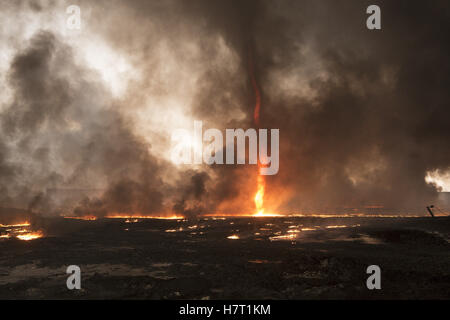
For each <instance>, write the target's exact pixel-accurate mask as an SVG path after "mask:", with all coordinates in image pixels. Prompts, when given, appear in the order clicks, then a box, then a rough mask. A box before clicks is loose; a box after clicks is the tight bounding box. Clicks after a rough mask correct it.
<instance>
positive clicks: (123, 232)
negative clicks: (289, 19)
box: [0, 217, 450, 299]
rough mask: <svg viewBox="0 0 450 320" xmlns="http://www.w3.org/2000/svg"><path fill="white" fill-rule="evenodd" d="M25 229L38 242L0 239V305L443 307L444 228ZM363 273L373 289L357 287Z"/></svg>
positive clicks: (448, 284)
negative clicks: (378, 276) (395, 303)
mask: <svg viewBox="0 0 450 320" xmlns="http://www.w3.org/2000/svg"><path fill="white" fill-rule="evenodd" d="M36 226H37V227H39V228H41V229H43V230H44V232H45V234H46V236H45V237H44V238H40V239H36V240H32V241H21V240H18V239H15V238H10V239H0V298H1V299H448V298H450V290H449V288H450V251H449V249H450V243H449V234H450V220H449V219H448V218H446V217H442V218H435V219H432V218H316V217H315V218H307V217H287V218H226V219H213V218H203V219H198V220H156V219H140V220H138V222H135V223H126V222H125V219H99V220H96V221H80V220H70V219H61V218H53V219H43V220H41V221H39V222H37V224H36ZM0 231H1V230H0ZM233 235H235V236H237V237H239V238H238V239H228V238H227V237H230V236H233ZM372 264H376V265H379V266H380V268H381V272H382V280H381V286H382V289H381V290H368V289H367V287H366V279H367V277H368V276H369V275H367V274H366V268H367V267H368V266H369V265H372ZM69 265H78V266H80V268H81V272H82V283H81V286H82V289H81V290H73V291H71V290H68V289H67V287H66V279H67V276H68V275H67V274H66V268H67V266H69Z"/></svg>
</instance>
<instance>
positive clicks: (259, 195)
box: [254, 176, 265, 216]
mask: <svg viewBox="0 0 450 320" xmlns="http://www.w3.org/2000/svg"><path fill="white" fill-rule="evenodd" d="M264 189H265V185H264V178H263V177H262V176H258V191H257V192H256V194H255V198H254V201H255V206H256V214H255V215H257V216H262V215H264Z"/></svg>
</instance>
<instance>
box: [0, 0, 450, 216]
mask: <svg viewBox="0 0 450 320" xmlns="http://www.w3.org/2000/svg"><path fill="white" fill-rule="evenodd" d="M33 3H34V5H33V7H34V8H39V10H40V11H42V10H46V8H47V7H46V6H45V5H42V4H39V2H33ZM370 4H373V3H372V2H370V1H345V2H342V1H340V2H336V1H277V2H273V1H211V0H208V1H206V0H193V1H114V2H110V1H97V2H95V3H93V2H92V1H80V2H79V5H80V6H81V8H82V10H83V9H85V10H87V9H88V10H89V12H90V16H91V17H102V19H91V20H89V21H88V23H89V26H90V28H91V29H92V30H95V32H96V33H97V34H98V35H101V36H102V37H103V38H104V39H105V40H106V41H107V42H108V43H109V44H110V45H111V46H112V47H113V48H114V49H115V50H117V51H118V52H121V53H122V54H124V55H125V56H127V57H128V58H129V59H130V61H132V63H133V65H134V66H136V67H137V68H139V70H140V71H141V72H142V75H143V76H142V79H141V80H139V81H136V82H134V83H132V84H131V85H130V86H129V88H128V91H127V92H126V94H125V97H126V99H123V101H122V100H121V101H117V100H116V99H114V98H112V97H111V94H110V93H109V92H108V91H107V90H105V89H104V88H103V87H102V85H101V81H99V80H97V79H96V78H95V76H94V75H93V74H92V72H91V71H90V70H89V69H88V68H86V67H84V66H82V65H77V63H76V62H75V59H73V57H72V55H73V53H72V48H70V46H69V45H67V44H64V39H60V38H59V37H57V36H55V35H53V34H52V33H51V32H41V33H38V34H36V35H35V36H34V37H33V39H32V40H31V42H30V43H29V45H28V47H27V48H26V49H23V50H19V51H18V52H17V53H16V55H15V57H14V59H13V61H12V64H11V66H10V70H9V84H10V86H11V87H12V88H13V89H14V99H13V102H12V103H11V104H10V105H9V106H8V107H7V108H5V109H4V110H3V111H2V113H1V115H0V117H1V123H2V132H3V138H2V140H3V142H2V141H0V146H1V149H0V175H1V182H0V189H1V190H2V191H3V192H2V198H1V199H2V203H3V204H2V206H14V207H23V208H32V209H33V210H39V211H42V212H46V213H58V212H59V211H58V210H59V209H58V208H59V207H60V206H61V204H60V203H58V204H55V203H54V200H53V199H52V198H51V197H49V196H48V195H49V192H48V189H51V190H60V189H64V188H67V189H74V188H78V189H83V188H84V189H85V190H88V191H86V192H80V193H81V195H82V197H83V198H84V200H81V202H80V199H78V198H79V197H78V198H77V199H68V200H65V201H67V202H68V203H70V210H71V211H73V210H74V211H75V213H76V214H97V215H104V214H107V213H113V212H128V213H138V212H139V213H148V214H150V213H164V212H173V211H174V212H177V213H183V214H185V215H189V216H193V215H196V214H199V213H212V212H217V211H221V212H228V213H232V212H234V213H243V212H244V211H248V210H253V209H254V208H253V207H252V206H253V203H252V200H253V199H252V198H253V195H254V192H255V190H256V189H255V188H256V168H255V167H254V166H246V167H245V168H244V167H239V166H230V167H226V166H214V167H211V168H205V167H200V168H197V169H188V170H185V169H183V168H179V167H174V166H172V165H171V164H170V163H168V162H167V161H165V160H164V159H163V158H161V157H160V156H159V154H158V153H157V152H153V151H152V150H155V149H154V148H152V146H151V145H149V140H150V141H153V142H152V143H151V144H152V145H153V144H154V145H155V148H156V147H157V146H158V143H159V142H158V141H159V140H161V139H159V138H160V135H158V134H157V133H154V135H153V136H151V137H150V138H148V137H147V138H148V139H143V138H142V137H141V136H140V135H139V134H137V133H136V130H135V128H134V127H135V126H134V123H133V120H132V117H129V115H130V114H132V113H133V112H135V111H139V110H142V109H143V108H144V107H143V106H145V105H146V103H145V101H146V100H145V99H146V98H147V97H148V96H156V97H161V96H165V95H170V94H172V93H173V92H175V90H176V88H175V85H176V86H178V85H180V84H179V83H177V78H178V77H177V76H176V75H177V73H176V72H175V76H173V77H171V79H169V80H168V81H166V79H165V78H164V76H163V75H164V72H165V70H166V69H165V68H166V67H167V66H168V65H169V62H168V61H165V60H164V57H163V58H161V53H160V51H158V50H161V47H164V48H166V49H165V50H166V52H167V53H168V54H170V55H171V56H173V59H174V60H175V61H176V62H177V64H178V65H177V66H178V67H179V69H180V71H179V76H180V77H179V79H189V84H190V85H192V86H193V87H195V89H196V90H195V92H193V94H192V97H191V98H192V102H191V104H190V105H189V107H186V110H185V113H186V114H187V115H189V116H191V117H192V118H193V119H198V120H203V121H204V122H205V123H206V124H207V125H208V126H210V127H216V128H221V129H225V128H234V127H237V128H239V127H242V128H249V127H252V126H253V124H252V108H253V106H254V93H253V90H252V86H251V83H250V79H249V75H248V71H249V70H248V68H249V63H250V61H249V59H250V57H252V60H253V61H252V63H253V64H254V66H255V77H256V79H257V81H258V84H259V87H260V89H261V92H262V109H261V127H265V128H280V135H281V136H280V171H279V174H278V175H276V176H273V177H267V179H266V182H267V186H266V199H265V200H266V203H267V205H268V206H272V207H273V209H274V210H278V211H280V212H286V213H292V212H293V211H295V212H296V211H308V210H310V211H321V210H323V209H324V208H334V207H342V206H364V205H374V204H383V205H385V206H387V207H392V208H396V209H399V210H403V211H408V212H413V211H414V210H421V208H422V207H423V206H424V205H425V204H428V202H429V201H433V200H434V198H435V196H436V189H435V188H434V187H433V186H431V185H428V184H426V183H425V180H424V177H425V175H426V173H427V171H429V170H434V169H441V170H445V169H448V168H449V164H450V153H449V149H448V146H449V142H450V141H449V140H450V127H449V126H448V120H447V119H449V116H450V114H449V113H450V111H449V108H448V101H449V91H448V87H449V84H450V79H449V77H450V76H449V74H450V73H449V71H450V70H449V69H450V62H449V60H448V56H449V51H450V50H449V49H450V48H449V43H448V36H449V35H448V31H447V30H450V29H449V23H450V22H449V21H450V20H449V15H450V6H449V4H448V1H439V0H437V1H433V2H426V1H421V2H414V3H413V2H411V1H377V4H378V5H379V6H380V7H381V9H382V30H381V31H369V30H367V29H366V27H365V19H366V17H367V15H366V14H365V9H366V8H367V6H368V5H370ZM17 10H20V9H19V8H18V9H17ZM36 10H37V9H36ZM193 48H194V49H193ZM185 66H194V67H193V68H194V71H193V74H192V77H191V78H189V77H187V78H185V77H183V76H185V74H186V73H189V72H190V71H191V69H188V70H189V71H183V70H184V69H183V68H184V67H185ZM175 69H177V68H175ZM191 82H192V83H191ZM125 101H126V102H125ZM150 108H151V111H153V112H155V113H157V112H159V111H160V110H158V106H157V105H155V106H151V107H150ZM161 125H167V124H166V123H161ZM157 131H158V130H156V128H155V132H157ZM152 139H153V140H152ZM158 139H159V140H158ZM168 177H170V178H171V179H172V180H171V181H172V183H168V182H167V178H168ZM52 201H53V202H52Z"/></svg>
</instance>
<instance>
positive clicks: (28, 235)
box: [16, 231, 44, 241]
mask: <svg viewBox="0 0 450 320" xmlns="http://www.w3.org/2000/svg"><path fill="white" fill-rule="evenodd" d="M43 236H44V234H43V233H42V232H41V231H37V232H27V233H24V234H19V235H17V236H16V237H17V239H20V240H24V241H29V240H35V239H38V238H42V237H43Z"/></svg>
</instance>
